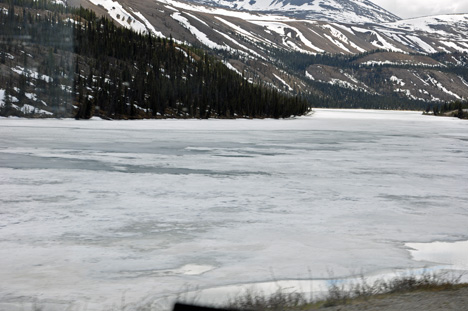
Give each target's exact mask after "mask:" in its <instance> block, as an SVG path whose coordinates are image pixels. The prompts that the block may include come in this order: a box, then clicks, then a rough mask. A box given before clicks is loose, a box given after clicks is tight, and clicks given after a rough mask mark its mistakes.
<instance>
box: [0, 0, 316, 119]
mask: <svg viewBox="0 0 468 311" xmlns="http://www.w3.org/2000/svg"><path fill="white" fill-rule="evenodd" d="M22 5H23V6H22V7H19V6H16V7H15V6H13V5H11V4H9V5H8V6H6V7H5V6H3V4H2V3H1V1H0V116H30V117H40V116H55V117H73V116H75V117H76V118H90V117H92V116H93V115H99V116H101V117H104V118H112V119H122V118H123V119H127V118H132V119H134V118H164V117H171V118H236V117H245V118H264V117H272V118H281V117H290V116H291V115H301V114H304V113H306V112H307V111H308V108H309V107H308V105H307V103H306V102H305V100H303V99H300V98H298V97H297V96H296V97H293V96H289V95H286V94H281V93H280V92H278V91H277V90H271V89H267V88H265V87H262V86H259V85H254V84H251V83H248V82H247V81H245V79H243V78H242V77H241V76H239V75H238V74H237V73H235V72H233V71H232V70H230V69H229V68H227V67H226V66H225V65H224V64H222V63H221V62H220V61H219V60H217V59H215V58H213V57H212V56H209V55H207V54H206V53H205V52H204V51H202V50H199V49H194V48H189V47H187V46H184V45H179V44H176V43H175V42H174V41H173V40H172V39H165V38H164V39H161V38H154V37H152V36H148V35H146V36H143V35H140V34H138V33H136V32H134V31H132V30H127V29H124V28H122V27H118V26H117V27H116V26H115V24H114V23H113V22H112V21H109V20H107V19H102V18H97V17H96V15H95V14H93V13H92V12H91V11H88V10H83V9H65V8H64V7H59V6H56V5H51V4H48V3H47V2H45V1H42V2H38V1H34V0H29V1H28V0H22Z"/></svg>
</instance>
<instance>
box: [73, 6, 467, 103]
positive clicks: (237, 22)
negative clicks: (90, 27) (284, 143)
mask: <svg viewBox="0 0 468 311" xmlns="http://www.w3.org/2000/svg"><path fill="white" fill-rule="evenodd" d="M82 1H83V2H82V3H85V4H87V5H88V6H94V7H95V8H99V9H100V10H103V11H107V12H108V14H109V15H110V16H112V17H113V18H114V20H115V21H116V22H118V23H119V24H121V25H123V26H125V27H128V28H133V29H135V30H137V31H142V32H149V33H153V34H155V35H157V36H163V37H169V36H173V37H174V38H175V39H176V40H179V41H181V42H187V43H189V44H191V45H194V46H200V47H208V48H210V49H212V50H213V51H214V52H215V53H217V54H218V55H220V56H221V57H223V59H224V60H225V62H226V64H228V66H230V67H231V68H232V69H234V70H236V71H237V72H239V73H242V74H244V76H245V77H247V78H248V79H250V81H252V82H258V83H265V84H267V85H271V86H274V87H276V88H278V89H280V90H283V91H286V92H295V93H302V94H304V93H306V94H309V93H311V94H315V95H319V96H326V97H327V96H328V95H329V94H324V93H323V91H320V90H319V89H318V88H317V87H311V86H310V81H311V79H310V77H313V79H314V80H312V81H315V82H317V81H320V82H321V83H327V84H330V85H334V86H336V87H340V88H348V89H350V90H355V91H356V90H357V91H364V90H368V91H369V93H371V94H381V95H383V94H392V96H396V97H399V98H406V99H411V100H421V101H424V102H428V101H429V102H432V101H435V102H438V101H452V100H459V99H463V98H466V97H467V94H466V89H465V88H463V87H461V86H462V85H464V82H463V81H468V76H466V70H464V69H465V61H464V60H463V59H464V58H463V57H462V56H463V54H464V53H466V52H468V29H467V27H468V26H467V25H468V15H467V14H460V15H444V16H437V17H425V18H418V19H410V20H404V21H394V22H385V23H372V24H359V25H356V24H353V23H350V22H346V23H345V22H327V21H317V20H311V19H297V18H293V17H288V16H285V15H279V13H276V14H265V13H256V12H250V11H246V10H232V9H226V8H224V7H219V6H218V7H214V6H204V5H200V4H196V3H193V2H192V3H188V2H183V1H179V0H155V1H137V0H120V1H119V2H114V1H112V0H89V1H91V2H87V1H88V0H82ZM220 3H221V4H223V5H225V6H228V4H229V6H231V7H234V6H235V3H237V7H239V5H240V3H241V2H240V1H232V2H231V1H225V2H220ZM242 3H244V2H242ZM245 3H247V2H245ZM245 3H244V4H245ZM262 3H263V4H262ZM265 3H266V2H260V1H259V2H255V3H254V2H252V3H250V4H249V5H250V6H249V7H248V8H249V9H250V8H252V6H255V5H257V6H258V8H260V6H261V5H265ZM274 3H275V5H273V6H272V7H271V9H272V10H273V8H274V7H275V6H276V7H278V8H279V7H283V8H287V7H293V6H292V5H300V4H303V5H306V4H304V3H303V2H301V1H291V2H288V3H289V4H287V5H284V6H283V4H286V2H274ZM310 3H315V2H310ZM317 3H319V2H316V3H315V5H318V4H317ZM324 3H325V2H320V3H319V4H323V6H321V9H320V10H321V11H320V12H322V13H325V12H327V14H332V12H334V11H333V10H332V9H330V8H328V7H327V6H326V5H325V4H324ZM343 3H344V2H343ZM346 3H348V4H350V3H354V5H365V4H368V3H370V2H368V1H362V2H361V1H356V2H351V1H350V2H346ZM245 5H246V4H245ZM307 5H309V4H307ZM369 5H370V4H369ZM370 6H371V7H374V5H370ZM244 7H245V6H244ZM265 7H266V6H264V8H265ZM356 14H357V13H356ZM337 16H338V15H337ZM375 16H377V15H375ZM341 18H342V17H341ZM341 18H340V19H341ZM382 19H383V20H385V18H382ZM395 19H396V18H395ZM346 20H347V21H348V19H346ZM376 50H385V51H387V53H381V54H375V53H372V54H375V55H374V56H372V57H367V58H364V60H363V61H362V63H359V64H358V63H354V64H353V66H355V67H356V66H357V67H363V68H362V70H360V71H359V72H361V71H365V72H372V73H373V74H376V75H379V74H380V73H382V70H381V69H382V68H383V67H396V68H395V71H397V69H398V70H400V71H398V72H393V73H391V72H390V71H389V70H385V71H383V72H387V73H388V74H386V75H384V76H385V79H386V81H387V82H386V83H387V85H386V88H384V89H386V90H387V91H388V92H381V91H378V90H383V89H382V88H381V87H377V86H372V85H373V84H375V82H374V81H367V82H366V81H361V82H360V83H354V82H353V81H352V80H349V79H344V78H341V79H339V78H338V77H336V76H335V74H332V72H335V71H336V70H338V71H340V70H342V69H343V68H340V67H339V63H337V64H335V65H333V64H327V65H328V66H331V67H332V68H329V69H328V70H326V71H323V72H322V73H320V71H317V70H316V69H314V68H316V66H315V67H314V66H313V65H314V64H315V65H320V63H319V64H317V63H309V64H308V66H301V67H299V68H296V67H294V66H293V67H294V68H291V66H284V64H286V63H288V62H289V58H291V57H294V58H295V59H296V60H298V61H301V62H303V61H306V60H307V55H322V54H325V53H326V54H333V55H360V54H365V53H368V52H372V51H376ZM291 53H292V54H291ZM415 53H416V54H421V55H432V54H434V55H437V54H439V53H448V54H449V55H450V56H449V57H445V58H436V59H437V60H436V59H433V60H432V61H430V62H429V63H428V62H427V59H429V57H426V58H424V61H418V59H420V58H418V57H416V58H412V59H411V61H410V60H408V55H409V54H415ZM452 53H455V54H453V55H452ZM314 61H315V62H316V59H315V60H314ZM402 67H404V68H402ZM333 68H335V69H333ZM379 68H380V69H379ZM306 69H307V71H306ZM428 69H431V70H430V71H429V70H428ZM353 70H354V72H357V71H356V69H355V68H354V69H353ZM401 70H403V71H405V74H403V73H402V72H401ZM326 73H328V74H330V75H329V76H326ZM412 73H416V74H417V75H418V76H420V77H426V80H428V81H429V80H430V81H433V84H434V85H433V86H432V87H429V86H428V85H426V84H425V83H429V84H431V82H426V81H425V82H424V83H423V82H422V81H421V80H420V79H417V78H415V81H416V82H417V83H416V82H415V83H416V86H415V88H414V89H413V90H411V91H410V92H408V91H407V90H406V89H405V88H401V87H399V86H398V84H395V83H393V82H392V80H390V78H391V77H393V76H395V77H398V79H410V80H411V81H412V80H414V79H412V78H410V77H412ZM435 75H437V76H435ZM400 77H401V78H400ZM337 79H338V80H340V81H344V82H337V81H336V80H337ZM353 79H355V80H356V81H360V79H361V78H360V77H359V76H356V77H355V78H353ZM385 79H384V80H382V81H385ZM431 79H432V80H431ZM422 80H424V79H422ZM439 80H440V81H439ZM378 81H380V79H378ZM435 81H437V83H436V82H435ZM345 82H346V83H345ZM413 82H414V81H413ZM408 83H411V82H408ZM460 83H462V85H460ZM362 84H365V85H366V86H367V88H366V87H364V86H363V85H362ZM356 85H360V87H357V86H356ZM407 85H408V84H407ZM342 104H343V105H347V103H342ZM422 105H424V106H425V105H426V104H421V106H422Z"/></svg>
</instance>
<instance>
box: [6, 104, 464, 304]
mask: <svg viewBox="0 0 468 311" xmlns="http://www.w3.org/2000/svg"><path fill="white" fill-rule="evenodd" d="M467 129H468V123H467V122H466V121H460V120H457V119H450V118H435V117H429V116H422V115H421V114H420V113H419V112H381V111H359V110H351V111H346V110H318V111H316V113H315V114H314V115H312V116H309V117H302V118H297V119H288V120H203V121H201V120H153V121H112V122H109V121H103V120H90V121H75V120H22V119H1V120H0V132H1V135H0V193H1V194H2V195H1V196H0V207H1V209H0V213H1V216H0V249H1V256H0V266H1V267H7V268H3V269H0V279H1V280H2V282H1V283H0V301H1V302H2V303H1V304H0V309H2V308H4V309H5V308H7V309H10V310H14V309H13V306H18V308H19V309H20V310H21V307H22V306H23V307H25V309H26V310H28V308H27V306H28V303H30V304H31V303H34V302H35V301H37V302H38V303H39V305H47V306H48V307H50V310H52V307H51V306H58V307H57V309H63V305H64V304H65V305H70V304H75V305H76V306H77V308H78V307H80V308H81V309H83V308H85V309H86V310H103V309H105V307H112V306H119V305H120V303H121V301H122V297H125V301H126V302H128V303H131V302H134V301H141V300H142V299H143V298H145V297H147V299H154V300H155V301H158V303H161V304H162V303H163V302H162V301H165V300H166V301H170V299H172V298H171V297H175V296H177V295H178V294H179V293H180V292H188V291H192V290H193V289H194V288H198V289H200V290H207V289H213V290H215V289H216V288H218V289H219V288H229V286H231V285H232V286H235V285H237V284H245V283H257V282H268V281H272V280H274V279H277V280H294V279H302V280H306V279H310V278H312V279H323V278H325V279H326V278H329V277H330V274H329V271H333V275H334V276H335V277H346V276H350V275H355V274H359V273H365V274H375V273H381V272H391V271H392V270H393V269H398V268H402V269H409V268H421V267H424V266H427V265H428V264H429V265H430V264H431V263H430V262H429V263H428V261H430V259H426V261H424V262H422V261H419V260H418V259H417V258H412V256H411V254H410V252H409V250H408V248H407V247H406V246H405V243H407V242H413V243H425V242H432V241H455V240H468V237H467V235H468V232H467V230H466V224H467V223H468V209H467V206H468V204H467V202H468V191H466V190H467V188H466V180H467V178H468V165H466V163H467V151H468V131H467ZM434 264H438V263H436V262H435V263H434ZM445 264H450V263H445ZM5 306H8V307H5ZM48 310H49V309H48Z"/></svg>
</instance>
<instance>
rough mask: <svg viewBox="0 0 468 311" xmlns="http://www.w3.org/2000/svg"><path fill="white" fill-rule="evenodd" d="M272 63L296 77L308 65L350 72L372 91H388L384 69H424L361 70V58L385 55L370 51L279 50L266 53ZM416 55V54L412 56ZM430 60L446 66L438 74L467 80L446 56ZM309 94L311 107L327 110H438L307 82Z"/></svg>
mask: <svg viewBox="0 0 468 311" xmlns="http://www.w3.org/2000/svg"><path fill="white" fill-rule="evenodd" d="M268 51H269V52H270V55H271V57H272V58H273V59H276V64H277V65H278V66H280V67H282V68H283V69H284V70H287V71H289V72H290V73H293V74H296V75H298V76H303V75H304V73H305V71H306V70H307V68H308V67H309V66H311V65H316V64H319V65H325V66H331V67H335V68H340V69H347V68H348V69H353V70H355V72H356V74H357V75H358V77H359V79H360V80H361V81H362V82H364V83H365V84H366V85H369V86H372V87H376V88H378V89H382V90H387V89H389V85H388V81H386V76H385V73H386V71H385V68H389V67H392V68H403V69H414V68H418V67H420V68H426V67H425V66H424V65H420V66H418V65H414V64H385V63H383V64H382V65H378V66H375V67H372V66H362V65H361V64H360V63H359V60H360V59H361V58H363V57H365V56H368V55H372V54H377V53H382V52H387V51H386V50H373V51H368V52H364V53H360V54H351V55H347V54H327V53H324V54H305V53H301V52H298V51H286V50H280V49H274V48H270V49H268ZM415 55H416V54H415ZM427 56H429V57H431V58H432V59H434V60H436V61H439V62H442V63H444V64H446V66H444V67H437V70H438V71H442V72H448V73H454V74H456V75H458V76H461V77H464V78H465V79H468V68H467V67H463V66H456V65H450V63H446V62H445V60H446V58H447V56H448V55H447V53H436V54H431V55H427ZM450 56H457V57H458V58H462V59H466V61H467V62H468V55H466V53H452V54H450ZM308 83H309V85H310V90H311V92H310V93H309V94H307V95H304V96H306V97H307V98H308V100H309V101H310V102H312V103H313V106H314V107H328V108H363V109H405V110H406V109H407V110H424V109H426V107H428V106H429V107H430V109H431V110H433V109H442V108H441V107H440V106H441V104H440V102H427V101H423V100H415V99H410V98H408V97H406V96H402V95H400V94H398V93H397V92H392V91H390V92H386V93H382V94H373V93H371V92H365V91H363V90H352V89H347V88H343V87H341V86H338V85H331V84H329V83H324V82H317V81H310V80H309V81H308Z"/></svg>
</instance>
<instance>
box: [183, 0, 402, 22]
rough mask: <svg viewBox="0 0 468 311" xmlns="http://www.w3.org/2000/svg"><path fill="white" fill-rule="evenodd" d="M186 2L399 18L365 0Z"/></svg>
mask: <svg viewBox="0 0 468 311" xmlns="http://www.w3.org/2000/svg"><path fill="white" fill-rule="evenodd" d="M188 2H193V3H200V4H205V5H210V6H215V7H216V6H219V7H225V8H230V9H236V10H245V11H256V12H262V13H278V14H282V15H285V16H288V17H295V18H305V19H311V20H321V21H333V22H345V21H348V22H352V23H360V24H363V23H381V22H394V21H397V20H400V18H399V17H398V16H396V15H395V14H393V13H391V12H388V11H387V10H385V9H383V8H381V7H380V6H378V5H376V4H374V3H372V2H371V1H368V0H221V1H215V0H188Z"/></svg>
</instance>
